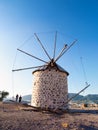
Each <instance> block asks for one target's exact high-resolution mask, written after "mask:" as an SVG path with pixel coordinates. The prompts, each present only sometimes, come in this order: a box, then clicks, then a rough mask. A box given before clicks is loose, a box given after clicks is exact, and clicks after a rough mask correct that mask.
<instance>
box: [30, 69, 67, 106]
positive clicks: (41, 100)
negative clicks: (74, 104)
mask: <svg viewBox="0 0 98 130" xmlns="http://www.w3.org/2000/svg"><path fill="white" fill-rule="evenodd" d="M67 98H68V87H67V74H66V73H65V72H61V71H59V70H55V69H51V70H49V69H46V70H44V71H43V70H42V71H36V72H34V80H33V91H32V101H31V105H32V106H35V107H41V108H47V107H48V108H59V107H60V106H62V105H63V104H65V103H66V101H67Z"/></svg>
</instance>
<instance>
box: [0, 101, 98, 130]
mask: <svg viewBox="0 0 98 130" xmlns="http://www.w3.org/2000/svg"><path fill="white" fill-rule="evenodd" d="M0 130H98V109H97V110H90V111H89V110H88V111H85V110H75V109H74V110H73V109H72V110H70V111H69V112H63V113H56V112H49V111H41V110H37V109H34V108H32V107H31V106H27V105H22V104H19V103H2V102H0Z"/></svg>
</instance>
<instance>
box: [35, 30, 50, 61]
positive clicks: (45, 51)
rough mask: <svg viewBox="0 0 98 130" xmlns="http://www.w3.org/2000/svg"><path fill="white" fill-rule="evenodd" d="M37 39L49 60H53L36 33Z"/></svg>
mask: <svg viewBox="0 0 98 130" xmlns="http://www.w3.org/2000/svg"><path fill="white" fill-rule="evenodd" d="M34 35H35V37H36V39H37V40H38V43H39V44H40V45H41V47H42V49H43V50H44V52H45V53H46V55H47V56H48V58H49V59H50V60H51V57H50V56H49V54H48V52H47V51H46V49H45V48H44V46H43V44H42V43H41V41H40V39H39V38H38V36H37V34H36V33H34Z"/></svg>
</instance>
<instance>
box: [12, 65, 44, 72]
mask: <svg viewBox="0 0 98 130" xmlns="http://www.w3.org/2000/svg"><path fill="white" fill-rule="evenodd" d="M43 66H46V65H41V66H35V67H28V68H20V69H15V70H12V72H15V71H21V70H28V69H35V68H40V67H43Z"/></svg>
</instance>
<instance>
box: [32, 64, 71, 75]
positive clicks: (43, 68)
mask: <svg viewBox="0 0 98 130" xmlns="http://www.w3.org/2000/svg"><path fill="white" fill-rule="evenodd" d="M53 68H54V69H56V70H59V71H61V72H64V73H66V74H67V75H69V73H68V72H67V71H66V70H65V69H64V68H62V67H61V66H60V65H58V64H57V63H55V62H53V61H50V62H49V63H48V64H45V65H43V66H42V67H39V68H38V69H36V70H34V71H33V72H32V73H35V72H36V71H44V70H46V69H53Z"/></svg>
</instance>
